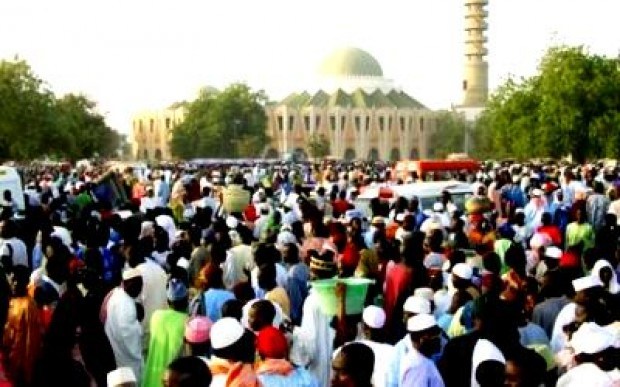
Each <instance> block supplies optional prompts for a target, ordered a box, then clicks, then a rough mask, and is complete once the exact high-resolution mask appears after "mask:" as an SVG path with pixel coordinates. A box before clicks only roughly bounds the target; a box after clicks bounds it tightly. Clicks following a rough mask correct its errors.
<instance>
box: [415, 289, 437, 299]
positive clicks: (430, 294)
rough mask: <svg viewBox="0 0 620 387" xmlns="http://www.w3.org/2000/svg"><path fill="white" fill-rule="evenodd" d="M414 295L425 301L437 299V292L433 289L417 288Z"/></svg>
mask: <svg viewBox="0 0 620 387" xmlns="http://www.w3.org/2000/svg"><path fill="white" fill-rule="evenodd" d="M413 295H414V296H419V297H422V298H425V299H427V300H429V301H432V300H433V298H434V297H435V292H434V291H433V289H431V288H417V289H416V290H415V291H414V292H413Z"/></svg>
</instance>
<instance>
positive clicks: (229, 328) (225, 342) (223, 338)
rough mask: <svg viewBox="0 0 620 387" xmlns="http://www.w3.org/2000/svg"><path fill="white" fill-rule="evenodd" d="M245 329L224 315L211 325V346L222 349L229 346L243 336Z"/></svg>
mask: <svg viewBox="0 0 620 387" xmlns="http://www.w3.org/2000/svg"><path fill="white" fill-rule="evenodd" d="M244 332H245V329H243V327H242V326H241V323H240V322H239V321H237V320H235V319H234V318H232V317H224V318H221V319H219V320H217V321H216V322H215V324H213V326H212V327H211V347H213V349H222V348H226V347H229V346H231V345H233V344H234V343H236V342H237V341H239V340H240V339H241V337H243V333H244Z"/></svg>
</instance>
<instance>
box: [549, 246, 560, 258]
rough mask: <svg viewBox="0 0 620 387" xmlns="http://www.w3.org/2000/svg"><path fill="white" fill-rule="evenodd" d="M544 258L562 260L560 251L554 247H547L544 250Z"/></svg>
mask: <svg viewBox="0 0 620 387" xmlns="http://www.w3.org/2000/svg"><path fill="white" fill-rule="evenodd" d="M545 257H547V258H553V259H560V258H562V250H560V249H559V248H558V247H555V246H549V247H547V248H546V249H545Z"/></svg>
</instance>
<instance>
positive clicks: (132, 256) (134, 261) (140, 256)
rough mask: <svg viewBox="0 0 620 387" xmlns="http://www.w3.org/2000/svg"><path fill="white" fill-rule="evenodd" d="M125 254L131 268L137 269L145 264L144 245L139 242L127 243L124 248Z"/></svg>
mask: <svg viewBox="0 0 620 387" xmlns="http://www.w3.org/2000/svg"><path fill="white" fill-rule="evenodd" d="M123 254H124V255H125V259H126V260H127V263H128V264H129V266H130V267H136V266H138V265H139V264H141V263H144V256H145V254H144V247H143V243H141V242H139V241H135V242H126V244H125V246H124V248H123Z"/></svg>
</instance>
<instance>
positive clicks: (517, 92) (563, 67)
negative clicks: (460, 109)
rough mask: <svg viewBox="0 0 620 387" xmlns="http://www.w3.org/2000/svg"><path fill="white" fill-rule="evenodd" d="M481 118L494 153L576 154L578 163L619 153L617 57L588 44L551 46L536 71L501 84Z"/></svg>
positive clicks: (619, 70) (480, 127)
mask: <svg viewBox="0 0 620 387" xmlns="http://www.w3.org/2000/svg"><path fill="white" fill-rule="evenodd" d="M480 121H481V124H480V125H477V129H476V130H481V131H482V132H483V133H485V135H487V136H490V139H489V140H487V141H488V143H486V144H483V147H486V148H487V150H489V149H490V148H492V149H494V152H493V154H494V156H495V157H508V156H510V157H517V158H529V157H553V158H559V157H562V156H566V155H571V156H572V157H573V158H574V159H575V160H576V161H578V162H583V161H585V160H586V159H588V158H600V157H615V156H616V155H617V154H618V153H620V68H619V65H618V60H617V59H615V58H614V59H611V58H605V57H602V56H599V55H592V54H589V53H588V52H587V51H586V50H585V49H584V48H583V47H566V46H562V47H554V48H551V49H549V51H548V52H547V54H546V55H545V56H544V57H543V59H542V60H541V62H540V65H539V71H538V74H537V75H535V76H533V77H531V78H527V79H522V80H521V81H518V82H517V81H515V80H514V79H509V80H508V81H507V82H506V83H505V84H504V85H502V86H501V87H500V88H499V89H498V91H497V92H496V93H495V94H494V95H493V96H492V98H491V99H490V101H489V103H488V107H487V109H486V111H485V112H484V113H483V115H482V117H481V119H480ZM475 137H477V138H478V137H480V133H477V134H476V135H475ZM476 152H478V151H476ZM482 153H485V152H482Z"/></svg>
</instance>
